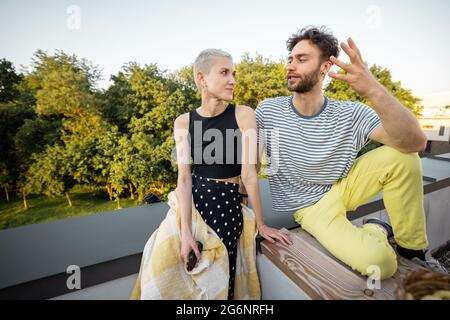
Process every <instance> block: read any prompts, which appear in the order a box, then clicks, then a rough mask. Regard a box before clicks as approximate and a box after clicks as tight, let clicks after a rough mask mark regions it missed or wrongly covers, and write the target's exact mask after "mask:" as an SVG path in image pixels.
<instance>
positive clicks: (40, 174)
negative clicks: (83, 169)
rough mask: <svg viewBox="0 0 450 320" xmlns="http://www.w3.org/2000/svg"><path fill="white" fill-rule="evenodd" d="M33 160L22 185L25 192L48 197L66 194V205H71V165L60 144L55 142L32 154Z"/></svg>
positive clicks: (73, 183)
mask: <svg viewBox="0 0 450 320" xmlns="http://www.w3.org/2000/svg"><path fill="white" fill-rule="evenodd" d="M33 158H34V162H33V164H32V165H31V166H30V167H29V169H28V171H27V173H26V175H25V177H26V179H25V182H24V184H23V185H22V190H23V191H22V192H23V194H24V197H25V195H26V194H30V193H35V194H45V195H46V196H49V197H57V196H64V195H65V196H66V199H67V202H68V205H69V206H70V207H71V206H72V201H71V199H70V194H69V192H70V189H72V187H73V186H74V185H75V183H76V181H75V179H74V178H73V167H72V166H71V164H72V162H71V161H70V159H69V156H68V154H67V152H66V150H65V148H63V147H62V146H60V145H58V144H55V145H53V146H48V147H46V149H45V150H44V151H43V152H41V153H39V154H35V155H33Z"/></svg>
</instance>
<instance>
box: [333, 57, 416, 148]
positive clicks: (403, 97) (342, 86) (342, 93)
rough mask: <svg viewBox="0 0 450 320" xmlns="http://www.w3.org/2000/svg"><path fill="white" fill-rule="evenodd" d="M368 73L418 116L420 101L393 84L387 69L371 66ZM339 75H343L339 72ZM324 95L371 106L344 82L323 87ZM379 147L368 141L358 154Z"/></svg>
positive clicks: (374, 142)
mask: <svg viewBox="0 0 450 320" xmlns="http://www.w3.org/2000/svg"><path fill="white" fill-rule="evenodd" d="M369 69H370V71H371V72H372V74H373V75H374V76H375V78H376V79H377V80H378V81H379V82H380V83H381V84H382V85H383V86H384V87H386V89H388V91H389V92H390V93H391V94H392V95H393V96H394V97H396V98H397V99H398V100H399V101H400V103H402V104H403V105H404V106H405V107H406V108H408V109H409V110H410V111H411V112H412V113H414V114H415V115H416V116H420V115H421V112H422V109H423V107H422V106H421V105H420V101H421V100H420V99H419V98H417V97H415V96H413V94H412V92H411V91H410V90H408V89H405V88H403V87H402V86H401V83H400V82H395V81H393V80H392V75H391V71H390V70H389V69H387V68H382V67H380V66H377V65H373V66H371V67H370V68H369ZM339 73H344V71H342V70H340V71H339ZM325 94H326V95H327V96H328V97H330V98H332V99H335V100H350V101H359V102H362V103H364V104H367V105H369V106H372V104H371V102H370V101H369V100H368V99H367V98H363V97H361V96H359V95H358V94H357V93H356V92H355V91H354V90H353V89H352V88H351V87H350V85H349V84H348V83H346V82H345V81H331V82H329V83H328V85H326V87H325ZM379 146H381V143H378V142H376V141H370V143H368V144H367V145H366V146H365V147H364V148H363V149H362V150H361V151H360V153H359V155H362V154H364V153H367V152H369V151H370V150H373V149H375V148H378V147H379Z"/></svg>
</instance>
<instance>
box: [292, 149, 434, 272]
mask: <svg viewBox="0 0 450 320" xmlns="http://www.w3.org/2000/svg"><path fill="white" fill-rule="evenodd" d="M379 192H383V201H384V205H385V207H386V210H387V212H388V215H389V218H390V220H391V224H392V228H393V230H394V236H395V240H396V242H397V243H398V244H399V245H400V246H402V247H404V248H408V249H415V250H419V249H424V248H426V247H427V246H428V241H427V237H426V227H425V212H424V208H423V183H422V165H421V161H420V158H419V157H418V155H417V153H401V152H399V151H397V150H395V149H393V148H391V147H388V146H383V147H380V148H377V149H375V150H372V151H370V152H368V153H366V154H364V155H363V156H362V157H360V158H358V159H357V160H356V161H355V163H354V164H353V167H352V168H351V170H350V172H349V174H348V175H347V177H345V178H343V179H341V180H339V181H338V182H336V183H335V184H334V185H333V186H332V188H331V190H330V191H328V192H327V193H326V194H325V195H324V196H323V198H322V199H320V200H319V201H318V202H317V203H316V204H314V205H312V206H310V207H307V208H303V209H300V210H298V211H296V212H295V213H294V218H295V220H296V221H297V223H298V224H300V225H301V227H302V228H303V229H304V230H306V231H307V232H309V233H310V234H311V235H313V236H314V237H315V238H316V239H317V240H318V241H319V242H320V243H321V244H322V245H323V246H324V247H325V248H326V249H327V250H328V251H330V252H331V254H333V255H334V256H335V257H336V258H338V259H339V260H341V261H342V262H344V263H345V264H347V265H349V266H350V267H352V269H353V270H357V271H358V272H360V273H361V274H362V275H365V276H366V275H372V274H373V272H374V271H373V270H374V266H375V267H378V268H379V269H378V271H379V275H380V277H381V279H386V278H389V277H391V276H392V275H393V274H394V273H395V271H396V270H397V259H396V255H395V252H394V250H393V249H392V247H391V246H390V245H389V242H388V240H387V237H386V235H385V234H384V232H383V231H382V229H381V228H380V227H379V226H376V225H374V224H366V225H364V226H363V227H361V228H360V227H356V226H354V225H353V224H352V223H351V222H350V221H349V220H348V219H347V217H346V212H347V211H353V210H356V208H358V206H360V205H362V204H365V203H367V201H369V200H370V199H372V198H373V197H374V196H375V195H377V194H378V193H379Z"/></svg>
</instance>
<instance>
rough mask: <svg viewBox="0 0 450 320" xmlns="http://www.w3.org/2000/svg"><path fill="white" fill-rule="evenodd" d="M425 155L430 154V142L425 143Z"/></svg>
mask: <svg viewBox="0 0 450 320" xmlns="http://www.w3.org/2000/svg"><path fill="white" fill-rule="evenodd" d="M425 152H426V153H430V152H431V141H427V147H426V149H425Z"/></svg>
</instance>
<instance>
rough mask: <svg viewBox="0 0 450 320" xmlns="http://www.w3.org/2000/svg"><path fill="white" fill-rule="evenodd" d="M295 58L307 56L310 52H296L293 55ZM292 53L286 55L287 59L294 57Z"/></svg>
mask: <svg viewBox="0 0 450 320" xmlns="http://www.w3.org/2000/svg"><path fill="white" fill-rule="evenodd" d="M294 56H295V57H296V58H304V57H309V56H310V54H308V53H299V54H296V55H294ZM294 56H293V55H292V54H290V55H289V56H288V59H292V58H293V57H294Z"/></svg>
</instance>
